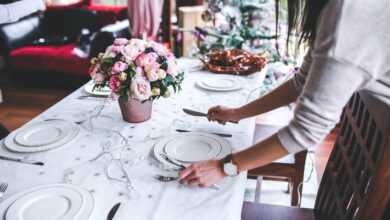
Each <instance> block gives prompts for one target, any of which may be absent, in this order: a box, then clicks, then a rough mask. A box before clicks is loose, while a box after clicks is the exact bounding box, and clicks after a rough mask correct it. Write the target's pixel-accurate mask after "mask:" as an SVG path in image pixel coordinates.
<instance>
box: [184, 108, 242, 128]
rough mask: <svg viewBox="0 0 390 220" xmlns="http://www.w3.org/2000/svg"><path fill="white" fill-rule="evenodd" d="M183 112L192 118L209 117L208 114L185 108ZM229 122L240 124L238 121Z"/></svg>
mask: <svg viewBox="0 0 390 220" xmlns="http://www.w3.org/2000/svg"><path fill="white" fill-rule="evenodd" d="M183 111H184V112H185V113H186V114H189V115H192V116H197V117H207V114H206V113H203V112H198V111H194V110H191V109H188V108H183ZM229 122H230V123H234V124H237V123H238V122H237V121H229Z"/></svg>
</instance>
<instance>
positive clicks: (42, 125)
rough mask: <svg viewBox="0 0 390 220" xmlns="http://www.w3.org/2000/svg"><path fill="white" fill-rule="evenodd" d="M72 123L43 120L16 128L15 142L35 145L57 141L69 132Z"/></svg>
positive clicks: (30, 145)
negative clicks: (19, 128)
mask: <svg viewBox="0 0 390 220" xmlns="http://www.w3.org/2000/svg"><path fill="white" fill-rule="evenodd" d="M71 128H72V123H71V122H67V121H61V120H56V121H43V122H39V123H36V124H33V125H31V126H27V127H24V128H22V129H21V130H18V132H17V134H16V135H15V139H14V140H15V143H17V144H19V145H23V146H26V147H37V146H43V145H48V144H52V143H54V142H57V141H59V140H61V139H63V138H64V137H66V136H67V135H68V133H69V132H71Z"/></svg>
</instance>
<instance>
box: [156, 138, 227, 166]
mask: <svg viewBox="0 0 390 220" xmlns="http://www.w3.org/2000/svg"><path fill="white" fill-rule="evenodd" d="M183 136H188V137H191V136H203V137H207V138H212V139H214V140H215V141H216V142H217V143H218V144H219V145H220V146H221V151H220V152H219V154H218V155H216V156H215V158H213V159H222V158H224V157H226V156H227V155H228V154H230V153H232V146H231V145H230V143H229V142H227V141H226V140H225V139H223V138H221V137H219V136H216V135H213V134H208V133H203V132H187V133H180V134H174V135H171V136H168V137H166V138H163V139H161V140H159V141H158V142H157V143H156V144H155V145H154V148H153V155H154V157H155V158H156V159H157V160H158V161H159V162H160V163H162V164H163V165H164V166H165V167H167V168H176V166H175V165H172V164H171V163H169V162H168V161H166V160H165V159H164V158H163V157H161V155H160V154H161V153H164V152H165V151H164V148H165V145H166V143H167V142H169V141H172V140H175V139H179V138H181V137H183ZM183 164H184V165H187V164H189V163H184V162H183Z"/></svg>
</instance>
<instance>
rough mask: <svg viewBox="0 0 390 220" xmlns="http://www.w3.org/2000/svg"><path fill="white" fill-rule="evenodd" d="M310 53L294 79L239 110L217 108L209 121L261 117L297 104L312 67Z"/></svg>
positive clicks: (221, 121) (222, 121)
mask: <svg viewBox="0 0 390 220" xmlns="http://www.w3.org/2000/svg"><path fill="white" fill-rule="evenodd" d="M311 62H312V59H311V55H310V51H309V52H308V53H307V54H306V56H305V58H304V60H303V63H302V65H301V67H300V68H299V70H298V71H297V72H296V73H295V75H294V77H293V78H292V79H290V80H288V81H287V82H285V83H283V84H282V85H281V86H279V87H277V88H276V89H274V90H273V91H271V92H269V93H268V94H266V95H264V96H262V97H260V98H258V99H256V100H254V101H252V102H250V103H248V104H246V105H244V106H241V107H239V108H227V107H222V106H216V107H213V108H210V110H209V112H208V116H209V120H212V121H218V122H220V123H225V122H226V121H239V120H241V119H244V118H249V117H252V116H256V115H260V114H263V113H266V112H268V111H271V110H273V109H275V108H279V107H281V106H284V105H288V104H290V103H292V102H295V101H296V99H297V97H298V95H299V94H300V92H301V91H302V88H303V85H304V84H305V80H306V76H307V73H308V71H309V69H310V66H311Z"/></svg>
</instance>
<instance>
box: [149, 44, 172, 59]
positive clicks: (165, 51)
mask: <svg viewBox="0 0 390 220" xmlns="http://www.w3.org/2000/svg"><path fill="white" fill-rule="evenodd" d="M150 44H151V46H152V47H153V49H154V51H156V53H157V54H158V55H160V56H166V55H167V54H168V53H169V50H168V49H167V48H166V47H165V46H164V45H162V44H159V43H156V42H154V41H152V42H151V43H150Z"/></svg>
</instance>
